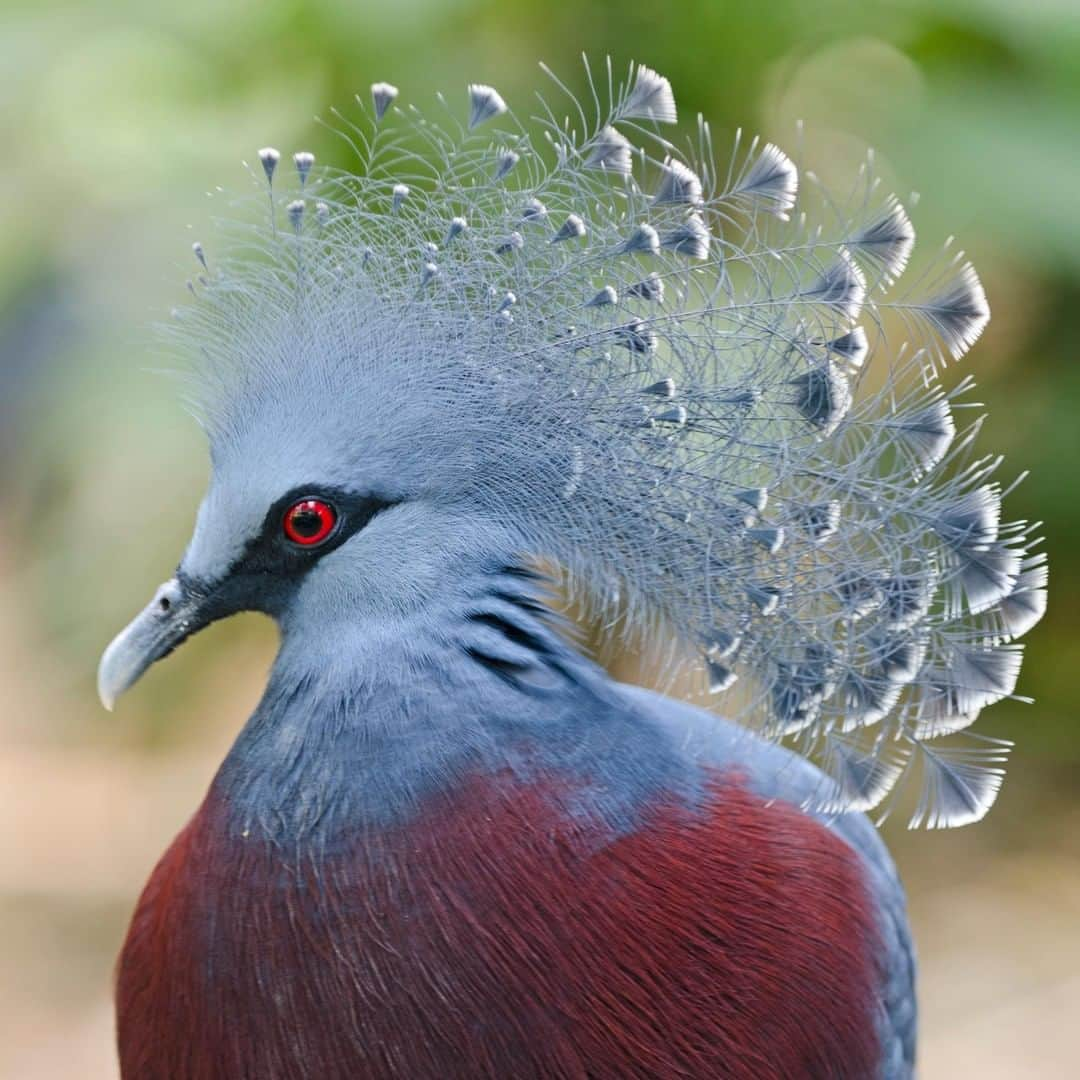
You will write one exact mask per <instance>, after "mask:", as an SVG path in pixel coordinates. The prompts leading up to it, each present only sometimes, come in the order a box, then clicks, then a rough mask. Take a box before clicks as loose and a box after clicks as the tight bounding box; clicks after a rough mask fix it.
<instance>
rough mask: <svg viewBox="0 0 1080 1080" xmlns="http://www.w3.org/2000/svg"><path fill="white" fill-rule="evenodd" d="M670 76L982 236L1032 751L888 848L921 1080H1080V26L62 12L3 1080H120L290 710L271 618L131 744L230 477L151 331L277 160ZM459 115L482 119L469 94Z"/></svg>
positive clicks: (47, 76)
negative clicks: (1016, 538) (1027, 570)
mask: <svg viewBox="0 0 1080 1080" xmlns="http://www.w3.org/2000/svg"><path fill="white" fill-rule="evenodd" d="M582 50H586V51H588V52H589V54H590V56H592V57H593V58H601V57H602V56H603V55H604V54H606V53H610V54H611V55H612V56H613V57H614V58H615V60H616V61H617V63H618V65H619V66H620V67H623V65H624V64H625V63H626V62H627V61H628V60H630V59H631V58H633V59H637V60H641V61H644V62H647V63H648V64H650V65H651V66H653V67H655V68H657V69H658V70H660V71H661V72H663V73H665V74H666V75H668V76H669V77H670V78H671V80H672V82H673V83H674V85H675V90H676V96H677V98H678V100H679V104H680V109H681V114H682V117H683V120H684V126H685V125H686V122H687V121H689V120H691V119H692V117H693V115H694V114H695V113H696V112H697V111H699V110H700V111H701V112H704V113H705V114H706V115H707V116H708V117H710V118H711V119H712V121H713V122H714V126H715V129H716V131H717V134H718V139H717V145H718V146H723V145H725V144H726V138H727V136H728V135H729V134H730V133H732V132H733V131H734V129H735V128H736V127H737V126H739V125H743V126H745V127H747V128H750V129H751V130H756V131H760V132H762V133H763V134H764V135H766V136H767V137H769V138H774V139H776V140H777V141H780V142H781V143H782V144H783V143H790V141H791V134H792V131H793V129H794V124H795V121H796V120H798V119H800V118H801V119H803V120H805V122H806V126H807V134H806V137H805V143H806V147H807V156H808V157H811V158H813V159H814V160H815V161H822V160H823V161H826V162H830V163H833V164H834V165H835V166H836V167H837V168H838V169H839V168H841V167H842V168H843V169H847V168H850V167H851V164H852V163H854V162H857V161H858V159H859V158H860V157H861V155H862V153H863V151H864V148H865V146H866V145H868V144H873V145H874V146H875V147H876V148H877V151H878V162H879V168H880V171H881V172H882V174H883V176H884V177H885V178H886V182H887V183H889V184H890V185H891V186H893V187H894V188H895V189H896V190H897V192H898V193H899V194H900V195H901V196H902V197H906V196H907V195H908V194H909V193H910V192H911V191H912V190H913V189H915V190H917V191H918V192H919V193H920V196H921V198H920V201H919V205H918V208H917V211H916V212H915V215H914V217H915V221H916V225H917V226H918V227H919V229H920V234H921V238H922V240H923V242H924V244H927V243H928V244H929V245H931V246H932V245H933V244H935V243H937V242H940V241H943V240H944V239H945V237H946V236H947V235H948V234H949V233H951V232H956V233H957V235H958V238H959V241H960V242H962V244H963V245H964V247H965V248H966V250H967V251H968V252H969V254H970V255H971V257H972V259H973V260H974V261H975V263H976V265H977V266H978V268H979V270H980V273H981V275H982V278H983V281H984V284H985V286H986V290H987V293H988V295H989V297H990V301H991V306H992V308H993V312H994V318H993V321H992V323H991V326H990V328H989V330H988V332H987V334H986V335H985V336H984V338H983V340H982V341H981V342H980V344H979V346H978V347H977V348H976V350H975V351H974V353H973V354H972V355H971V356H970V357H968V358H967V359H965V361H964V362H963V365H962V368H961V369H960V370H959V371H952V372H950V373H949V377H950V379H956V378H959V377H960V374H961V372H966V371H972V372H974V373H976V374H977V375H978V378H979V384H980V394H979V398H980V399H981V400H983V401H985V402H986V404H987V406H988V408H989V411H990V419H989V421H988V423H987V425H986V428H985V434H984V442H983V445H984V446H985V447H988V448H991V449H994V450H1000V451H1002V452H1004V453H1005V454H1006V455H1007V457H1008V466H1007V470H1008V469H1012V470H1013V471H1020V470H1023V469H1028V468H1030V469H1031V470H1032V475H1031V478H1030V479H1029V480H1028V481H1027V482H1026V483H1024V484H1023V485H1022V487H1021V488H1020V489H1019V490H1018V491H1017V492H1016V494H1015V495H1014V496H1013V497H1012V498H1011V500H1010V503H1009V511H1010V513H1011V515H1012V516H1015V517H1027V518H1040V519H1045V521H1046V530H1045V531H1046V534H1047V536H1048V548H1049V551H1050V555H1051V567H1052V573H1051V583H1052V590H1051V606H1050V612H1049V615H1048V616H1047V618H1046V619H1045V620H1044V621H1043V623H1042V624H1041V625H1040V626H1039V627H1038V628H1037V629H1036V630H1035V631H1034V632H1033V633H1032V634H1031V635H1030V637H1029V639H1028V648H1029V659H1028V661H1027V663H1026V666H1025V668H1024V673H1023V675H1022V678H1021V684H1020V691H1021V692H1022V693H1024V694H1028V695H1032V696H1034V697H1035V698H1036V699H1037V703H1036V704H1035V705H1033V706H1032V705H1022V704H1018V703H1011V702H1010V703H1004V704H1002V705H1000V706H997V707H995V708H994V709H993V710H991V711H990V712H989V713H988V715H987V716H986V717H985V718H984V719H983V721H982V726H981V728H980V730H982V731H986V732H988V733H992V734H1000V735H1006V736H1009V737H1012V738H1015V739H1016V741H1017V744H1018V745H1017V749H1016V752H1015V754H1014V757H1013V761H1012V766H1011V770H1010V776H1009V779H1008V781H1007V783H1006V786H1005V789H1004V792H1003V794H1002V796H1001V798H1000V800H999V802H998V805H997V807H996V808H995V810H994V812H993V813H992V814H991V816H990V818H989V819H988V820H987V821H986V822H984V823H983V824H982V825H980V826H977V827H975V828H973V829H968V830H961V831H958V832H952V833H945V834H935V835H925V834H918V835H913V836H912V835H908V834H906V833H904V832H903V831H902V830H901V829H898V828H894V827H892V825H890V827H889V829H888V834H889V838H890V842H891V843H892V844H893V846H894V850H895V851H896V852H897V856H898V859H899V861H900V864H901V869H902V871H903V873H904V876H905V878H906V880H907V882H908V885H909V889H910V893H911V907H912V914H913V918H914V921H915V925H916V932H917V935H918V942H919V946H920V951H921V965H922V967H921V979H922V987H921V989H922V1005H923V1018H924V1019H923V1049H922V1075H923V1076H924V1077H929V1078H938V1077H952V1076H969V1075H981V1076H984V1077H1027V1076H1031V1077H1055V1076H1062V1077H1064V1076H1067V1075H1071V1076H1075V1075H1076V1072H1075V1070H1076V1068H1077V1065H1076V1062H1077V1061H1078V1060H1080V1048H1078V1045H1077V1044H1078V1037H1077V1035H1076V1022H1075V1018H1076V1016H1077V1015H1080V840H1078V835H1080V831H1078V830H1080V794H1078V781H1080V724H1077V722H1076V720H1075V717H1074V709H1073V693H1072V683H1073V680H1074V679H1076V678H1077V677H1078V676H1080V618H1078V617H1077V615H1076V610H1077V587H1076V586H1077V577H1078V575H1080V497H1078V494H1080V492H1078V485H1077V482H1076V479H1075V476H1076V471H1077V468H1078V465H1080V422H1078V415H1077V412H1078V407H1080V362H1078V360H1080V357H1078V355H1077V354H1078V351H1080V5H1078V3H1077V0H1023V2H1019V0H934V2H930V0H897V2H895V3H890V4H888V5H875V4H870V3H866V2H856V0H850V2H847V0H801V2H799V0H771V2H769V3H759V2H755V0H738V2H731V0H683V2H682V3H680V4H655V3H654V4H645V3H638V4H630V3H627V2H626V0H619V2H616V0H578V2H576V3H572V4H567V5H565V6H562V5H558V4H555V3H552V2H541V0H502V2H500V3H495V2H494V0H487V2H478V0H394V2H393V3H386V2H382V3H371V2H368V0H364V2H363V3H361V2H356V0H354V2H351V3H350V2H345V0H323V2H321V3H319V2H312V3H302V2H299V0H258V2H255V0H231V2H222V0H213V2H212V0H185V2H184V3H182V4H168V5H166V4H161V5H156V4H152V3H147V2H146V0H128V2H126V3H125V2H122V0H114V2H103V0H97V2H91V3H87V2H85V0H83V2H80V3H75V2H64V0H36V2H34V3H13V2H12V0H5V2H4V4H3V6H2V8H0V135H2V146H3V154H2V155H0V196H2V198H0V205H2V207H3V211H2V214H0V695H2V697H3V704H4V705H5V706H6V707H5V708H4V709H3V710H2V713H0V957H2V959H0V965H2V970H0V1076H3V1077H12V1078H19V1080H31V1078H32V1080H37V1078H45V1077H65V1078H67V1077H83V1078H88V1080H96V1078H98V1077H110V1076H114V1075H115V1065H114V1063H113V1058H112V1045H111V1022H112V1021H111V1011H110V1004H109V980H110V969H111V964H112V958H113V956H114V955H115V952H116V949H117V946H118V943H119V939H120V937H121V935H122V933H123V930H124V926H125V923H126V919H127V917H128V915H129V912H130V909H131V906H132V904H133V902H134V899H135V896H136V895H137V891H138V889H139V887H140V886H141V883H142V881H143V880H144V879H145V876H146V874H147V873H148V871H149V869H150V868H151V866H152V864H153V861H154V860H155V858H156V856H157V854H158V853H159V852H160V851H161V849H162V848H163V846H164V845H165V843H166V842H167V840H168V839H169V838H171V836H172V834H173V833H174V832H175V831H176V830H177V828H178V827H179V826H180V825H181V824H182V822H183V821H184V819H185V817H186V815H187V814H188V813H190V812H191V811H192V810H193V809H194V807H195V805H196V803H197V800H198V799H199V797H200V796H201V793H202V791H203V789H204V787H205V785H206V783H207V781H208V779H209V777H210V776H211V774H212V772H213V769H214V767H215V764H216V762H217V761H218V760H219V759H220V756H221V754H222V753H223V751H224V749H225V747H226V746H227V744H228V742H229V741H230V739H231V738H232V737H233V735H234V734H235V732H236V730H237V728H238V726H239V724H240V723H241V722H242V720H243V719H244V717H245V716H246V715H247V712H248V710H249V709H250V707H251V706H252V705H253V703H254V701H255V700H256V698H257V696H258V693H259V691H260V688H261V680H262V677H263V674H264V672H265V670H266V666H267V664H268V663H269V660H270V657H271V656H272V651H273V633H272V630H271V628H270V627H269V626H268V625H267V624H265V623H264V622H262V621H260V620H258V619H256V618H253V617H244V618H241V619H237V620H233V621H231V622H230V623H229V624H228V625H225V626H221V627H216V628H214V629H213V630H211V631H210V632H208V633H207V634H205V635H202V636H200V637H199V638H197V639H196V640H194V641H193V642H191V643H190V644H189V645H188V646H186V647H185V649H184V650H183V651H182V652H181V653H179V654H178V655H177V656H176V658H175V659H173V660H172V661H170V663H169V664H168V665H164V666H163V667H162V668H161V669H160V670H156V671H155V672H154V673H153V674H152V676H151V677H149V678H148V679H147V680H146V681H145V683H144V684H143V685H141V686H140V687H139V688H138V690H137V691H135V692H133V693H132V695H131V696H130V698H128V699H125V701H124V703H123V705H122V707H121V708H120V710H119V712H118V713H117V714H116V715H107V714H105V713H104V712H102V711H101V710H100V708H99V706H98V705H97V702H96V699H95V695H94V688H93V672H94V667H95V664H96V661H97V657H98V654H99V652H100V649H101V648H102V646H103V645H104V644H105V643H106V641H107V640H108V638H109V637H110V636H111V634H112V633H113V632H114V631H115V630H116V629H117V628H118V627H119V626H120V625H121V624H122V623H123V622H124V621H125V620H126V619H127V618H128V616H129V615H131V614H132V613H133V612H134V611H135V610H136V608H138V607H140V606H141V605H142V604H143V603H144V602H145V600H146V598H147V597H148V596H149V594H150V592H151V590H152V589H153V587H154V586H155V585H156V584H157V583H158V582H159V581H160V580H161V579H163V578H164V577H165V576H167V574H168V573H169V571H170V570H171V568H172V566H173V565H174V563H175V561H176V559H177V557H178V556H179V554H180V551H181V549H182V546H183V543H184V541H185V539H186V536H187V532H188V530H189V528H190V526H191V522H192V518H193V514H194V509H195V506H196V502H197V499H198V497H199V494H200V490H201V486H202V483H203V481H204V478H205V473H206V459H205V453H204V448H203V444H202V440H201V436H200V434H199V432H198V430H197V428H196V427H195V425H194V423H193V422H192V421H190V420H189V419H188V417H187V416H186V415H185V413H184V412H183V411H182V409H181V408H180V406H179V404H178V402H177V394H176V387H175V386H174V385H172V384H171V383H170V381H169V380H168V379H165V378H162V377H161V376H160V375H158V374H155V373H154V371H153V369H154V368H155V366H156V365H157V364H158V363H159V362H160V357H159V355H158V351H157V349H156V346H155V344H154V334H153V329H152V326H153V323H154V322H155V321H156V320H158V319H160V318H162V317H163V316H164V315H165V314H166V313H167V311H168V309H169V307H170V306H171V304H172V303H174V302H175V301H176V300H177V298H178V297H180V296H181V295H182V289H183V282H184V279H185V278H186V277H187V276H188V274H189V273H190V272H191V271H192V269H193V266H192V263H191V255H190V245H191V242H192V240H194V239H199V238H202V236H203V235H204V231H208V222H209V219H210V216H211V214H212V213H217V212H220V211H221V209H222V206H223V200H222V199H220V198H218V199H216V200H213V201H212V202H211V201H209V200H208V199H207V197H206V192H207V190H214V188H215V186H216V185H219V184H220V185H222V186H223V187H224V188H226V189H230V190H234V191H239V190H243V189H244V188H245V186H246V177H245V175H244V173H243V171H242V169H241V166H240V159H241V158H242V157H247V158H250V157H251V156H252V154H253V153H254V150H255V149H256V148H257V147H259V146H263V145H265V144H268V143H269V144H271V145H275V146H278V147H280V149H281V150H282V151H292V150H294V149H301V148H303V149H312V150H314V151H315V152H316V153H317V154H318V156H319V158H320V160H321V161H323V162H337V163H338V164H345V159H344V157H343V156H342V149H343V145H342V144H341V143H340V141H338V140H336V139H335V138H334V137H333V136H332V135H331V134H329V133H328V132H327V131H326V130H324V129H322V128H320V127H318V126H317V125H316V124H315V123H314V122H313V115H314V114H316V113H322V114H323V115H327V109H328V106H330V105H332V104H335V103H336V104H339V105H348V103H349V102H351V100H352V95H353V94H354V93H355V92H357V91H361V92H364V93H366V88H367V86H368V85H369V83H370V82H372V81H373V80H376V79H389V80H390V81H392V82H394V83H396V84H397V85H398V86H400V87H401V89H402V95H403V100H416V101H420V102H428V101H430V100H431V96H432V94H433V93H434V91H435V90H437V89H440V88H442V89H445V90H446V91H447V92H448V94H449V95H450V97H451V100H452V101H457V102H458V103H459V104H460V105H461V106H462V107H464V86H465V84H466V82H468V81H479V82H489V83H492V84H494V85H495V86H497V87H498V88H499V90H500V91H501V92H502V93H503V95H504V96H505V97H506V98H507V100H508V101H510V102H511V103H512V104H515V105H518V106H521V107H525V108H526V109H527V103H528V101H529V100H530V99H531V95H532V92H533V90H534V89H536V88H537V87H538V86H540V85H541V83H542V76H541V75H540V73H539V72H538V70H537V68H536V61H537V60H539V59H544V60H545V61H547V62H548V63H549V64H550V65H551V66H552V67H554V68H555V69H556V70H557V71H558V72H560V73H561V74H563V75H564V77H566V79H567V80H568V81H569V82H571V83H572V84H573V85H575V86H578V87H580V86H582V80H581V66H580V60H579V54H580V53H581V51H582ZM455 95H457V96H456V97H455Z"/></svg>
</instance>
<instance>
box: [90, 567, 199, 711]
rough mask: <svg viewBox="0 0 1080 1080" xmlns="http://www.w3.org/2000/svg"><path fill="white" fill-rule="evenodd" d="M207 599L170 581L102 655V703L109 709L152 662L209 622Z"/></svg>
mask: <svg viewBox="0 0 1080 1080" xmlns="http://www.w3.org/2000/svg"><path fill="white" fill-rule="evenodd" d="M205 601H206V598H205V596H204V595H203V594H201V593H196V592H194V591H193V590H192V589H191V588H190V587H189V586H187V585H185V583H184V582H183V581H182V580H181V579H179V578H171V579H170V580H169V581H166V582H165V584H164V585H162V586H160V588H159V589H158V590H157V592H156V593H154V598H153V600H151V601H150V603H149V604H147V605H146V607H145V608H143V610H142V611H141V612H139V614H138V615H136V616H135V618H134V619H132V621H131V622H130V623H128V625H127V626H126V627H124V629H123V630H121V631H120V633H119V634H117V635H116V637H115V638H113V640H112V641H111V642H110V644H109V647H108V648H107V649H106V650H105V652H104V653H103V654H102V656H101V663H100V664H99V665H98V676H97V687H98V696H99V697H100V698H101V704H102V705H104V706H105V708H106V709H109V710H110V711H111V710H112V707H113V705H115V704H116V699H117V698H118V697H119V696H120V695H121V694H122V693H123V692H124V691H125V690H127V689H128V688H129V687H131V686H134V685H135V683H136V682H138V680H139V678H140V676H141V675H142V673H143V672H144V671H146V669H147V668H148V667H149V666H150V665H151V664H152V663H153V662H154V661H155V660H160V659H161V658H162V657H163V656H166V655H168V653H170V652H172V650H173V649H175V648H176V646H177V645H179V644H180V643H181V642H182V641H183V640H184V639H185V638H187V637H190V636H191V635H192V634H194V633H195V632H196V631H197V630H201V629H202V628H203V627H204V626H205V625H206V624H207V623H208V622H210V621H211V617H210V615H209V613H208V612H207V611H206V602H205Z"/></svg>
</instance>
